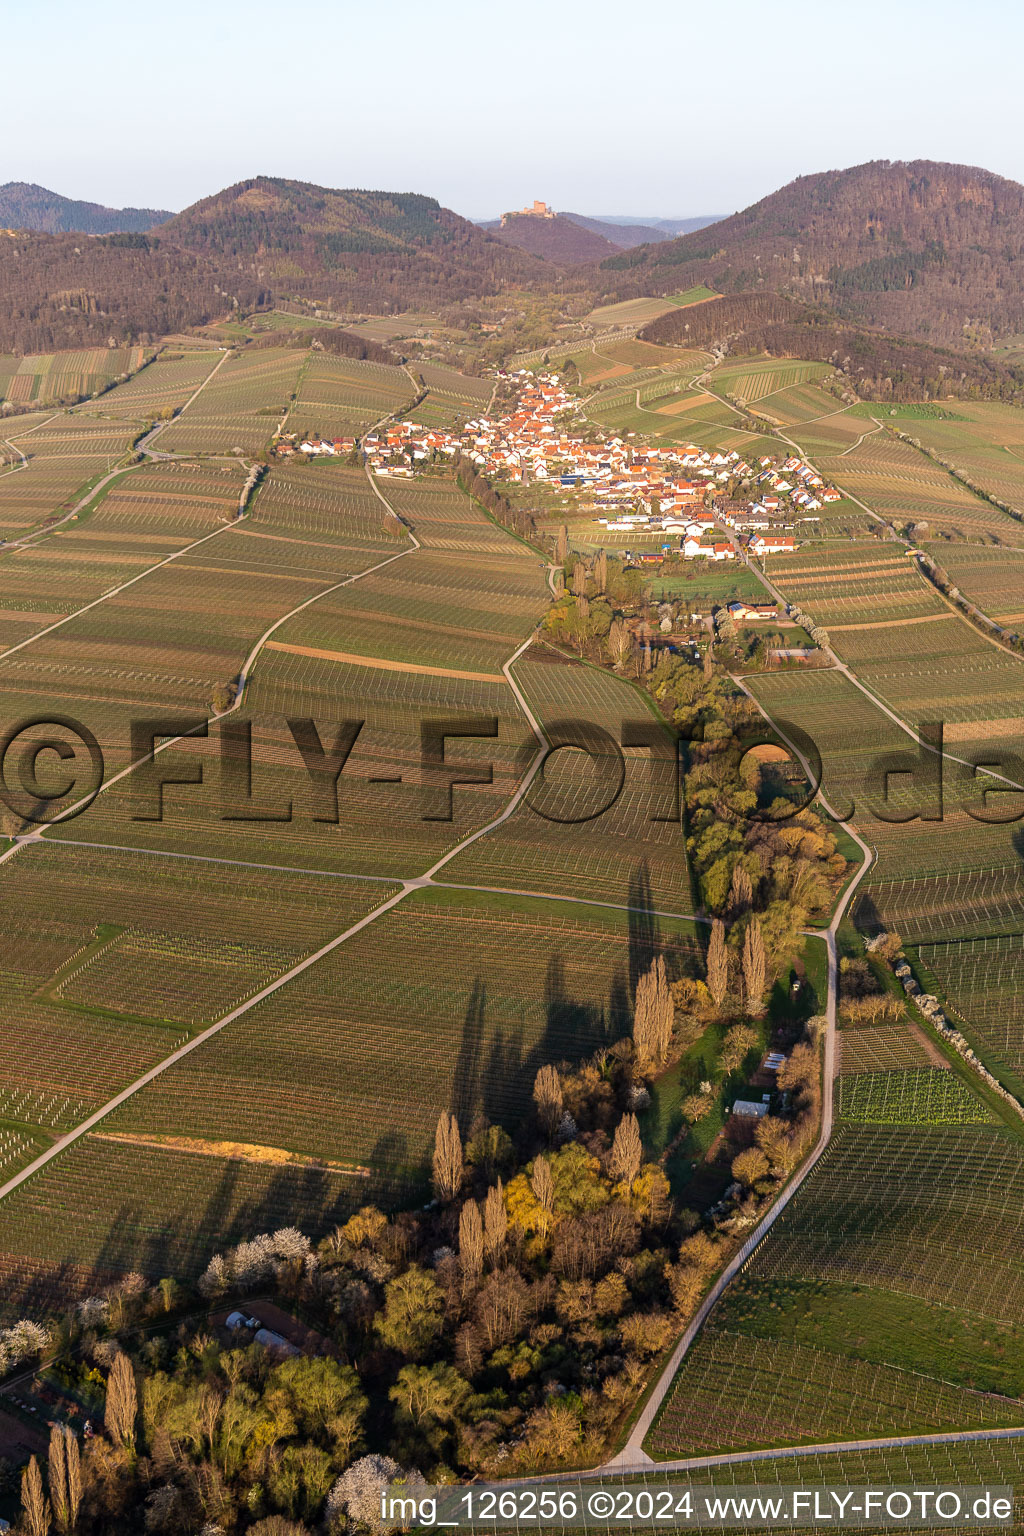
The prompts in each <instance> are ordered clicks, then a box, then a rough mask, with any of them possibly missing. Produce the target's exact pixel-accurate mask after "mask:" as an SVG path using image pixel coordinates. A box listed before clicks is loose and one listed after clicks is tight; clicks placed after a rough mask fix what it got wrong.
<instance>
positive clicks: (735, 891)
mask: <svg viewBox="0 0 1024 1536" xmlns="http://www.w3.org/2000/svg"><path fill="white" fill-rule="evenodd" d="M753 899H754V888H753V885H752V884H751V880H750V875H749V873H748V871H747V870H746V869H745V868H744V866H743V865H742V864H734V865H733V871H732V908H733V911H734V912H735V914H736V916H737V917H739V916H742V914H743V913H744V912H748V911H749V910H750V904H751V902H752V901H753Z"/></svg>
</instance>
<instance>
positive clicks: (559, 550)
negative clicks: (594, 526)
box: [555, 523, 569, 565]
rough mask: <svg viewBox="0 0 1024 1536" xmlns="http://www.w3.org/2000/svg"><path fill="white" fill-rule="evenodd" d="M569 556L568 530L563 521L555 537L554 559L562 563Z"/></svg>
mask: <svg viewBox="0 0 1024 1536" xmlns="http://www.w3.org/2000/svg"><path fill="white" fill-rule="evenodd" d="M568 558H569V530H568V528H567V527H566V526H565V524H564V523H563V524H562V526H561V528H559V530H558V533H557V535H556V537H555V559H556V560H557V561H558V563H559V565H564V564H565V562H566V561H567V560H568Z"/></svg>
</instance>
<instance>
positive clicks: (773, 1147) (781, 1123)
mask: <svg viewBox="0 0 1024 1536" xmlns="http://www.w3.org/2000/svg"><path fill="white" fill-rule="evenodd" d="M754 1137H755V1140H756V1142H757V1145H758V1146H759V1147H760V1149H761V1151H762V1152H763V1153H764V1155H765V1157H766V1158H767V1159H768V1162H769V1164H770V1165H771V1167H772V1168H773V1169H774V1170H775V1172H777V1173H780V1174H783V1175H785V1174H788V1173H791V1172H792V1170H793V1168H794V1166H795V1165H796V1149H795V1147H794V1146H793V1140H792V1137H791V1136H790V1134H789V1127H788V1126H787V1124H786V1122H785V1120H780V1119H779V1118H778V1116H776V1115H764V1116H763V1117H762V1118H761V1119H760V1120H759V1121H758V1122H757V1130H756V1131H755V1132H754Z"/></svg>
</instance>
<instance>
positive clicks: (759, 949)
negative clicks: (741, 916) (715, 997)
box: [743, 917, 766, 1017]
mask: <svg viewBox="0 0 1024 1536" xmlns="http://www.w3.org/2000/svg"><path fill="white" fill-rule="evenodd" d="M765 980H766V966H765V956H764V935H763V934H762V932H761V924H760V922H759V921H758V919H757V918H756V917H752V918H751V920H750V925H749V927H748V928H747V931H746V933H745V934H744V935H743V985H744V987H745V989H746V994H747V1008H748V1010H749V1012H750V1013H752V1014H754V1015H755V1017H756V1016H757V1015H758V1014H761V1013H763V1012H764V989H765Z"/></svg>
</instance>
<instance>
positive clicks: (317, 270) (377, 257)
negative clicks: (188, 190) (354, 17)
mask: <svg viewBox="0 0 1024 1536" xmlns="http://www.w3.org/2000/svg"><path fill="white" fill-rule="evenodd" d="M559 275H560V274H559V269H558V268H557V267H555V266H553V265H552V263H550V262H544V261H541V260H539V259H538V258H536V257H533V256H529V255H528V254H527V253H526V252H525V251H520V250H516V249H515V248H514V247H512V246H507V245H503V244H502V243H501V242H500V241H499V240H495V239H494V238H493V237H492V236H490V235H488V234H486V233H484V231H482V230H480V229H478V228H477V227H476V226H475V225H474V224H471V223H470V222H469V220H468V219H463V218H460V217H459V215H458V214H455V213H452V212H451V211H450V210H449V209H447V208H442V207H441V205H440V204H439V203H438V202H436V201H435V200H434V199H433V198H430V197H421V196H418V195H415V194H406V193H388V192H341V191H332V190H331V189H329V188H326V187H316V186H310V185H308V184H306V183H304V182H297V181H284V180H278V179H271V178H267V177H259V178H257V179H255V180H253V181H246V182H240V183H239V184H238V185H237V186H234V187H230V188H228V189H227V190H226V191H224V192H220V193H218V194H217V195H216V196H215V197H210V198H205V199H204V200H203V201H202V202H199V203H196V204H194V205H193V206H192V207H191V208H187V209H185V211H184V212H183V213H180V214H177V215H175V216H174V217H173V218H172V219H170V220H169V221H168V222H167V223H165V224H162V225H161V226H159V227H158V228H157V229H154V230H153V231H151V232H150V233H148V234H131V233H129V234H114V235H109V236H101V237H98V238H94V239H90V240H83V239H82V238H81V237H76V236H74V235H68V234H56V235H49V234H38V233H31V232H27V231H18V232H16V233H14V232H8V233H6V234H4V233H3V231H2V230H0V351H14V352H45V351H51V350H54V349H60V348H65V347H79V346H96V345H104V344H105V343H106V342H107V341H108V340H110V339H111V338H113V339H114V341H115V342H118V343H120V342H125V341H142V342H146V341H149V340H152V339H154V338H155V337H157V336H160V335H163V334H165V333H167V332H168V331H173V330H179V329H181V328H183V327H188V326H193V325H202V324H205V323H206V322H208V321H210V320H213V319H216V318H217V317H218V316H220V315H223V314H225V313H227V312H228V311H230V310H231V309H232V308H233V307H234V305H235V304H236V303H237V305H238V306H239V307H241V308H243V309H246V308H251V307H252V306H253V305H256V304H263V303H267V302H271V301H272V300H273V299H274V298H282V297H289V296H295V295H298V296H300V297H309V298H315V299H318V300H320V301H322V302H323V303H325V304H326V305H327V306H328V307H330V308H336V309H342V310H344V309H349V310H356V311H362V312H366V313H374V314H382V313H383V314H391V313H395V312H398V311H402V310H407V309H416V308H421V309H427V310H430V309H434V308H437V307H438V306H440V305H443V304H447V303H451V302H452V301H457V300H459V299H464V298H478V297H481V296H484V295H487V294H494V293H499V292H500V291H501V290H502V289H503V288H506V287H511V288H519V289H523V288H530V287H534V286H538V287H544V288H551V287H552V286H554V285H555V284H557V282H558V281H559Z"/></svg>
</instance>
